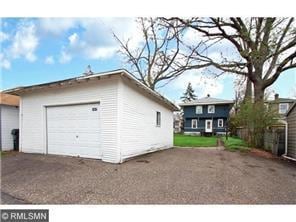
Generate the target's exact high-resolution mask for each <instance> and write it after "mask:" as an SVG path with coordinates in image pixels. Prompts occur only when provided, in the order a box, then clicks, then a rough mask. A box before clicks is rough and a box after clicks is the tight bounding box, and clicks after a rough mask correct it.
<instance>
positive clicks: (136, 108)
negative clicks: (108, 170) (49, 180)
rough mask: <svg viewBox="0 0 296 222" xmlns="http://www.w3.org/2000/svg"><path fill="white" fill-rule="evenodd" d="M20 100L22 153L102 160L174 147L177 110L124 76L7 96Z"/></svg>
mask: <svg viewBox="0 0 296 222" xmlns="http://www.w3.org/2000/svg"><path fill="white" fill-rule="evenodd" d="M6 93H10V94H15V95H19V96H20V97H21V101H20V151H21V152H27V153H42V154H57V155H69V156H80V157H86V158H95V159H102V160H103V161H106V162H111V163H121V162H123V161H124V160H126V159H127V158H130V157H133V156H137V155H140V154H144V153H148V152H152V151H156V150H160V149H166V148H170V147H172V146H173V111H175V110H177V107H176V106H175V105H174V104H173V103H171V102H170V101H169V100H167V99H166V98H164V97H162V96H161V95H160V94H158V93H156V92H154V91H152V90H151V89H149V88H148V87H146V86H145V85H144V84H142V83H141V82H139V81H138V80H136V79H135V78H134V77H133V76H132V75H131V74H130V73H128V72H127V71H126V70H116V71H111V72H105V73H99V74H91V75H87V76H80V77H77V78H71V79H66V80H62V81H57V82H51V83H46V84H40V85H33V86H27V87H18V88H15V89H11V90H6Z"/></svg>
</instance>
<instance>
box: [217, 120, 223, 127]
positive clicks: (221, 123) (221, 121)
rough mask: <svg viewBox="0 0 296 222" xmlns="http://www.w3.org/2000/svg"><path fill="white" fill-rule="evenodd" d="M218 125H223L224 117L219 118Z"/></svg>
mask: <svg viewBox="0 0 296 222" xmlns="http://www.w3.org/2000/svg"><path fill="white" fill-rule="evenodd" d="M218 127H223V119H218Z"/></svg>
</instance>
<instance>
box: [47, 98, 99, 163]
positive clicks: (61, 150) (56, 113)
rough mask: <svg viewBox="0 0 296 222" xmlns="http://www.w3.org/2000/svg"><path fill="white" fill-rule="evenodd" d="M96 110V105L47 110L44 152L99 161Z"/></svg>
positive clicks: (50, 108)
mask: <svg viewBox="0 0 296 222" xmlns="http://www.w3.org/2000/svg"><path fill="white" fill-rule="evenodd" d="M99 108H100V107H99V104H83V105H69V106H57V107H48V108H47V152H48V153H49V154H59V155H70V156H80V157H87V158H96V159H100V158H101V157H102V151H101V149H100V147H101V145H100V144H101V137H100V135H101V134H100V109H99Z"/></svg>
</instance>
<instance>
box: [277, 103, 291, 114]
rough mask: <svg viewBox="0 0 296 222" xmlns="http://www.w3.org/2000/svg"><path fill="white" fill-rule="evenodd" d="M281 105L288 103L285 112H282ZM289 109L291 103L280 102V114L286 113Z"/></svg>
mask: <svg viewBox="0 0 296 222" xmlns="http://www.w3.org/2000/svg"><path fill="white" fill-rule="evenodd" d="M281 105H286V107H287V109H286V111H285V112H281ZM288 109H289V103H280V104H279V114H285V113H286V112H287V111H288Z"/></svg>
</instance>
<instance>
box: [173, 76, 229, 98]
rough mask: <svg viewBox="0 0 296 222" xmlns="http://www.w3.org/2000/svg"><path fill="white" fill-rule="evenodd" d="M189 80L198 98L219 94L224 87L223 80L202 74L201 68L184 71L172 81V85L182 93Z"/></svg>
mask: <svg viewBox="0 0 296 222" xmlns="http://www.w3.org/2000/svg"><path fill="white" fill-rule="evenodd" d="M189 82H191V84H192V87H193V89H194V90H195V93H196V95H197V96H198V98H201V97H205V96H206V95H207V94H210V95H211V97H215V96H219V94H221V93H222V92H223V88H224V87H223V84H222V80H220V79H218V78H212V77H207V76H206V75H202V74H201V70H199V71H198V72H196V71H188V72H185V73H183V74H182V75H180V76H179V77H177V78H176V79H175V80H173V81H172V82H171V84H170V87H171V88H174V89H175V90H177V91H179V92H180V95H181V93H183V92H184V91H185V89H186V87H187V85H188V83H189Z"/></svg>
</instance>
